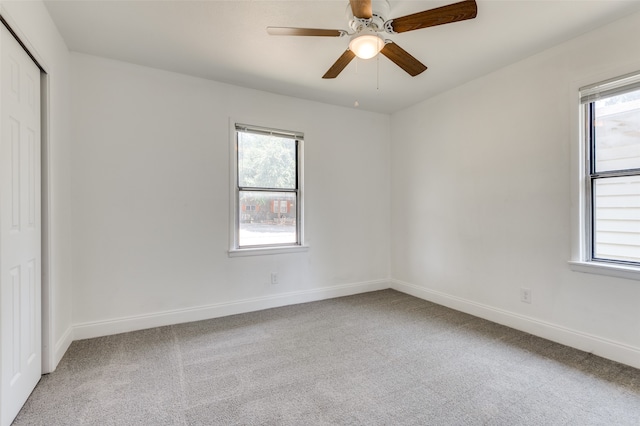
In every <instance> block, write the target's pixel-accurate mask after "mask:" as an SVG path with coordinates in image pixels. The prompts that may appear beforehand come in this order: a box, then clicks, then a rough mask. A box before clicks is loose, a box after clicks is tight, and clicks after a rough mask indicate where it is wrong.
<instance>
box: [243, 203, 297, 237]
mask: <svg viewBox="0 0 640 426" xmlns="http://www.w3.org/2000/svg"><path fill="white" fill-rule="evenodd" d="M248 204H252V205H254V207H255V210H253V209H251V210H249V211H247V210H245V211H244V212H243V213H242V214H241V217H240V225H239V231H240V232H239V235H238V237H239V239H238V245H239V246H241V247H242V246H259V245H275V244H296V243H297V240H298V239H297V233H296V222H297V220H296V219H297V217H296V211H297V210H296V194H295V193H291V192H263V191H259V192H256V191H240V206H244V205H248Z"/></svg>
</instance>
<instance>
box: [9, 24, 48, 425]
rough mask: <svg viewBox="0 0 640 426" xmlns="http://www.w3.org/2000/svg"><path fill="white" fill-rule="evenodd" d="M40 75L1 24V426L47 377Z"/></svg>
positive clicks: (13, 416) (17, 410)
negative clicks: (42, 303) (43, 365)
mask: <svg viewBox="0 0 640 426" xmlns="http://www.w3.org/2000/svg"><path fill="white" fill-rule="evenodd" d="M40 235H41V224H40V70H39V68H38V67H37V66H36V64H35V63H34V62H33V61H32V60H31V58H30V57H29V56H28V55H27V53H26V52H25V51H24V49H23V48H22V47H21V46H20V45H19V44H18V42H17V41H16V39H15V38H14V37H13V36H12V35H11V33H10V32H9V31H8V30H7V29H6V28H5V27H4V25H2V24H0V347H1V349H0V382H1V383H0V425H2V426H5V425H9V424H10V423H11V421H12V420H13V419H14V418H15V416H16V415H17V414H18V412H19V411H20V408H21V407H22V405H23V404H24V402H25V401H26V400H27V398H28V397H29V394H30V393H31V391H32V390H33V388H34V387H35V386H36V384H37V383H38V381H39V380H40V376H41V337H40V335H41V322H40V314H41V308H40V281H41V271H40V266H41V237H40Z"/></svg>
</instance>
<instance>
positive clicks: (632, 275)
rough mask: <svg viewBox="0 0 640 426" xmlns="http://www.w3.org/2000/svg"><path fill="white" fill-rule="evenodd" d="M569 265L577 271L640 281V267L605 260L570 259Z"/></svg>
mask: <svg viewBox="0 0 640 426" xmlns="http://www.w3.org/2000/svg"><path fill="white" fill-rule="evenodd" d="M569 267H570V268H571V269H572V270H573V271H576V272H585V273H587V274H598V275H608V276H610V277H616V278H626V279H629V280H639V281H640V268H637V267H633V266H626V265H616V264H611V263H604V262H583V261H574V260H572V261H569Z"/></svg>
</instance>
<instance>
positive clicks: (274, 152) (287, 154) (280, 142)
mask: <svg viewBox="0 0 640 426" xmlns="http://www.w3.org/2000/svg"><path fill="white" fill-rule="evenodd" d="M237 134H238V183H239V185H240V187H252V188H276V189H295V188H296V141H295V140H294V139H288V138H280V137H275V136H267V135H259V134H254V133H244V132H238V133H237Z"/></svg>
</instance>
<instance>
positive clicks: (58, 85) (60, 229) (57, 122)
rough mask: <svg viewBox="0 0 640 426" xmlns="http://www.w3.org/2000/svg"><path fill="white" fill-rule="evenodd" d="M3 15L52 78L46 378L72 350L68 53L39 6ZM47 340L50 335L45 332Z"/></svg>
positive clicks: (2, 5)
mask: <svg viewBox="0 0 640 426" xmlns="http://www.w3.org/2000/svg"><path fill="white" fill-rule="evenodd" d="M0 14H2V16H3V18H4V19H5V20H6V21H7V22H8V23H9V25H10V26H11V27H12V29H13V30H14V31H15V32H16V33H17V34H18V36H19V37H20V39H21V40H22V41H23V42H24V43H25V44H26V45H27V47H28V48H29V50H30V51H31V53H32V54H34V56H35V57H36V59H37V60H38V61H39V62H40V63H41V65H42V66H43V67H44V68H45V69H46V72H47V74H48V76H49V78H48V80H49V83H48V84H49V101H48V102H49V108H48V109H49V120H48V122H49V124H48V127H49V131H48V134H49V141H48V148H47V149H48V156H49V160H48V166H49V170H48V175H49V182H48V185H49V197H50V200H51V201H50V204H49V212H48V215H49V226H50V230H49V233H48V234H49V236H50V239H49V241H48V242H46V245H47V246H48V247H45V249H48V251H49V255H50V264H51V267H50V271H49V272H50V276H49V283H50V284H49V288H48V289H44V290H45V291H49V298H50V301H51V304H50V306H45V312H44V314H45V315H47V314H48V315H49V317H50V320H49V322H50V326H51V327H50V331H51V333H50V339H49V342H45V346H44V347H43V349H44V353H43V362H44V364H45V365H44V370H45V372H47V371H50V370H53V369H54V368H55V366H56V365H57V363H58V362H59V361H60V359H61V358H62V355H63V354H64V352H65V351H66V350H67V348H68V346H69V345H70V344H71V338H72V334H71V330H72V329H71V324H72V323H71V291H72V285H71V281H72V276H71V275H72V269H71V248H70V239H69V238H68V236H69V234H70V232H71V209H70V207H71V204H70V201H71V195H70V194H71V188H70V171H69V164H70V155H69V150H70V142H69V137H70V131H69V121H70V120H69V51H68V50H67V47H66V45H65V43H64V41H63V40H62V37H61V36H60V34H59V33H58V30H57V29H56V27H55V25H54V23H53V21H52V20H51V18H50V16H49V13H48V12H47V10H46V8H45V6H44V5H43V4H42V2H39V1H37V2H36V1H29V2H26V1H1V2H0ZM43 332H44V333H45V335H46V332H47V330H43Z"/></svg>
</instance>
